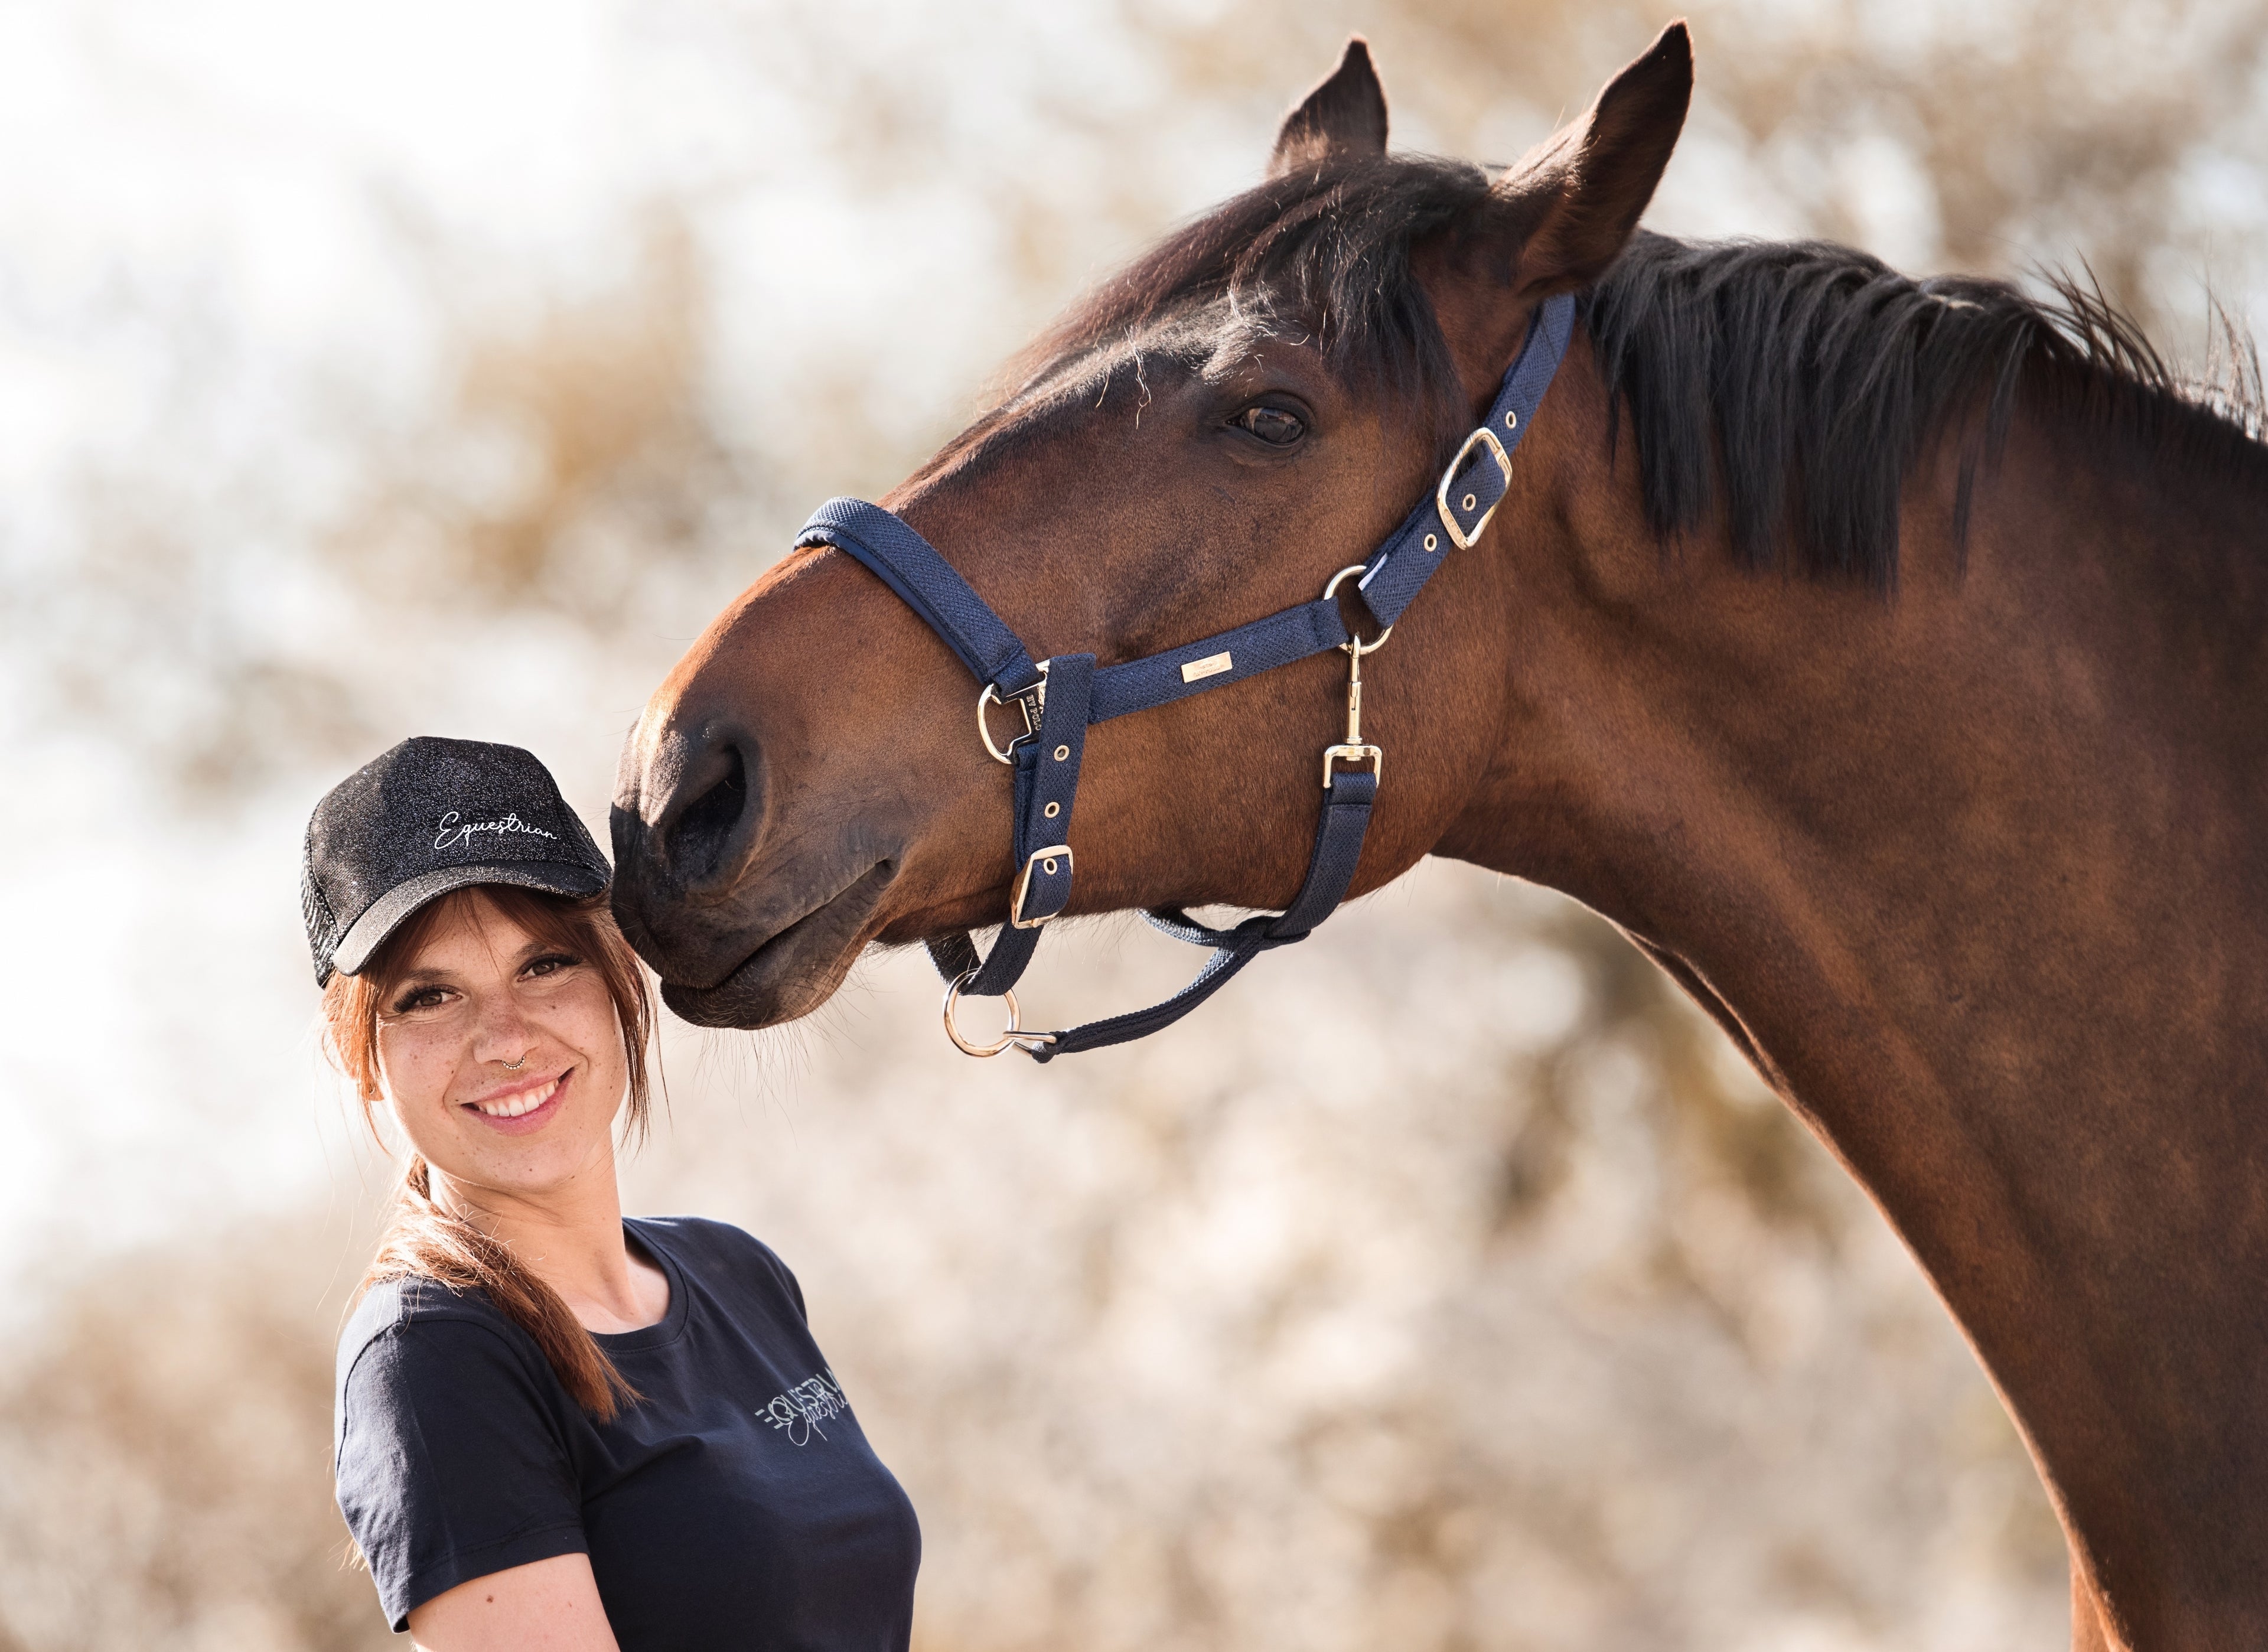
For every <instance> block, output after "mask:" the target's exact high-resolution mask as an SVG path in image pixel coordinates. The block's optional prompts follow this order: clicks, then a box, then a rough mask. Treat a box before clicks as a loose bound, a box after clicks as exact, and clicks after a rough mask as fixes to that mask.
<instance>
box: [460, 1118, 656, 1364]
mask: <svg viewBox="0 0 2268 1652" xmlns="http://www.w3.org/2000/svg"><path fill="white" fill-rule="evenodd" d="M431 1176H432V1186H433V1202H434V1203H435V1204H436V1205H438V1206H440V1207H441V1208H442V1209H443V1210H446V1211H447V1212H449V1213H451V1214H453V1215H456V1216H460V1217H461V1218H463V1219H464V1220H465V1221H468V1222H471V1223H472V1224H473V1225H474V1226H475V1227H476V1228H479V1229H480V1230H481V1231H482V1232H483V1233H485V1234H487V1235H490V1237H492V1238H495V1239H497V1240H500V1241H502V1242H503V1243H505V1244H507V1245H510V1246H511V1247H512V1254H513V1255H515V1256H516V1257H519V1260H520V1262H521V1263H522V1264H523V1265H525V1266H526V1267H527V1269H528V1271H529V1272H532V1273H534V1275H535V1276H536V1277H537V1278H538V1279H540V1280H542V1281H543V1282H544V1283H545V1284H546V1285H548V1286H549V1287H551V1288H552V1289H553V1290H555V1291H556V1292H557V1293H558V1294H559V1296H560V1299H561V1300H562V1301H563V1302H565V1303H566V1304H567V1307H568V1309H569V1311H570V1312H571V1313H572V1314H573V1315H574V1316H575V1318H576V1321H577V1323H578V1324H581V1325H582V1326H583V1328H584V1329H585V1330H586V1331H600V1332H609V1331H637V1330H640V1329H643V1328H644V1327H645V1326H647V1325H651V1324H655V1323H657V1322H658V1321H659V1320H660V1319H661V1318H662V1317H663V1316H665V1315H666V1313H667V1312H668V1311H669V1281H668V1278H667V1276H666V1275H665V1274H664V1273H663V1272H661V1270H660V1269H659V1268H658V1267H656V1266H655V1265H653V1264H652V1262H650V1261H648V1260H647V1259H646V1258H644V1257H640V1256H637V1255H636V1254H634V1253H633V1252H632V1251H631V1250H630V1245H629V1243H628V1242H627V1240H626V1239H625V1238H624V1236H623V1232H622V1194H621V1191H620V1189H619V1188H618V1187H617V1185H616V1184H615V1165H614V1159H613V1156H612V1155H611V1154H608V1156H607V1157H606V1158H605V1159H604V1160H603V1161H601V1162H599V1163H596V1164H593V1165H592V1166H590V1167H588V1168H586V1169H585V1170H583V1171H582V1172H580V1173H578V1175H576V1176H572V1177H571V1178H570V1179H569V1180H568V1181H567V1182H566V1183H564V1184H562V1185H560V1186H558V1187H555V1188H548V1189H546V1190H545V1191H543V1192H542V1193H541V1195H530V1194H525V1193H518V1192H513V1191H507V1190H502V1189H497V1188H492V1187H480V1186H470V1185H467V1184H462V1183H460V1182H458V1181H456V1180H454V1179H453V1178H452V1177H451V1176H448V1175H447V1174H446V1173H445V1172H443V1171H440V1170H438V1169H436V1170H433V1171H431Z"/></svg>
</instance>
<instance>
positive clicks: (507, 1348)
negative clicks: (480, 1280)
mask: <svg viewBox="0 0 2268 1652" xmlns="http://www.w3.org/2000/svg"><path fill="white" fill-rule="evenodd" d="M499 1342H501V1343H502V1344H503V1345H504V1347H503V1349H502V1350H498V1349H497V1347H496V1346H495V1345H496V1344H497V1343H499ZM379 1343H384V1344H387V1345H388V1346H398V1347H409V1346H416V1347H421V1348H459V1347H464V1348H477V1349H482V1350H484V1351H486V1352H488V1353H490V1354H493V1353H497V1352H508V1353H509V1355H510V1356H511V1357H512V1360H513V1361H514V1362H515V1363H519V1362H522V1361H523V1359H524V1356H525V1355H527V1354H528V1353H534V1356H535V1357H536V1359H537V1360H539V1361H541V1358H542V1355H541V1352H540V1351H539V1350H537V1349H536V1347H535V1344H534V1339H532V1338H530V1337H529V1336H528V1334H527V1332H526V1331H522V1330H521V1329H520V1328H519V1326H518V1325H515V1324H512V1321H511V1320H509V1319H507V1318H505V1317H504V1314H503V1313H502V1312H501V1311H500V1310H499V1309H497V1307H496V1305H495V1304H494V1303H492V1302H490V1301H489V1299H488V1298H487V1297H486V1296H484V1295H482V1294H481V1293H480V1292H479V1291H477V1290H456V1289H453V1288H452V1287H449V1286H446V1285H444V1284H442V1283H441V1282H440V1281H439V1280H433V1279H427V1278H425V1277H423V1276H422V1275H418V1274H405V1275H401V1276H399V1277H397V1278H394V1279H389V1280H378V1281H377V1282H376V1283H374V1284H373V1285H372V1286H371V1287H370V1288H369V1289H368V1290H366V1291H365V1292H364V1293H363V1296H362V1300H361V1301H360V1302H357V1303H356V1304H355V1309H354V1312H353V1313H352V1314H350V1315H349V1316H348V1317H347V1323H346V1326H345V1329H344V1330H342V1331H341V1332H340V1333H339V1359H338V1374H339V1380H340V1382H341V1383H342V1384H343V1383H345V1381H346V1379H347V1376H348V1375H349V1373H350V1372H351V1371H352V1370H353V1368H354V1367H355V1364H356V1362H357V1361H358V1360H360V1359H361V1358H362V1356H363V1354H364V1353H365V1352H366V1351H367V1350H368V1349H369V1348H371V1347H372V1345H374V1344H379Z"/></svg>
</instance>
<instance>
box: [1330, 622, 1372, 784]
mask: <svg viewBox="0 0 2268 1652" xmlns="http://www.w3.org/2000/svg"><path fill="white" fill-rule="evenodd" d="M1385 640H1386V638H1383V637H1381V638H1379V639H1378V643H1382V642H1384V641H1385ZM1378 643H1372V644H1371V645H1369V646H1368V647H1365V646H1364V645H1362V643H1361V642H1360V641H1359V640H1358V641H1352V642H1347V643H1343V644H1341V645H1340V646H1342V647H1343V648H1344V649H1345V650H1346V654H1347V727H1346V743H1345V744H1344V745H1339V746H1327V747H1325V748H1324V749H1323V790H1324V791H1326V792H1328V791H1329V790H1330V789H1331V771H1332V768H1333V765H1335V764H1337V763H1342V762H1345V763H1368V764H1369V765H1370V771H1371V773H1372V775H1373V776H1376V775H1378V774H1379V773H1381V771H1383V770H1384V769H1385V767H1386V754H1385V753H1383V752H1381V750H1379V749H1378V748H1377V747H1375V746H1366V745H1364V744H1363V742H1362V657H1363V656H1364V655H1365V654H1366V653H1372V652H1373V650H1375V649H1376V648H1377V646H1378Z"/></svg>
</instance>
